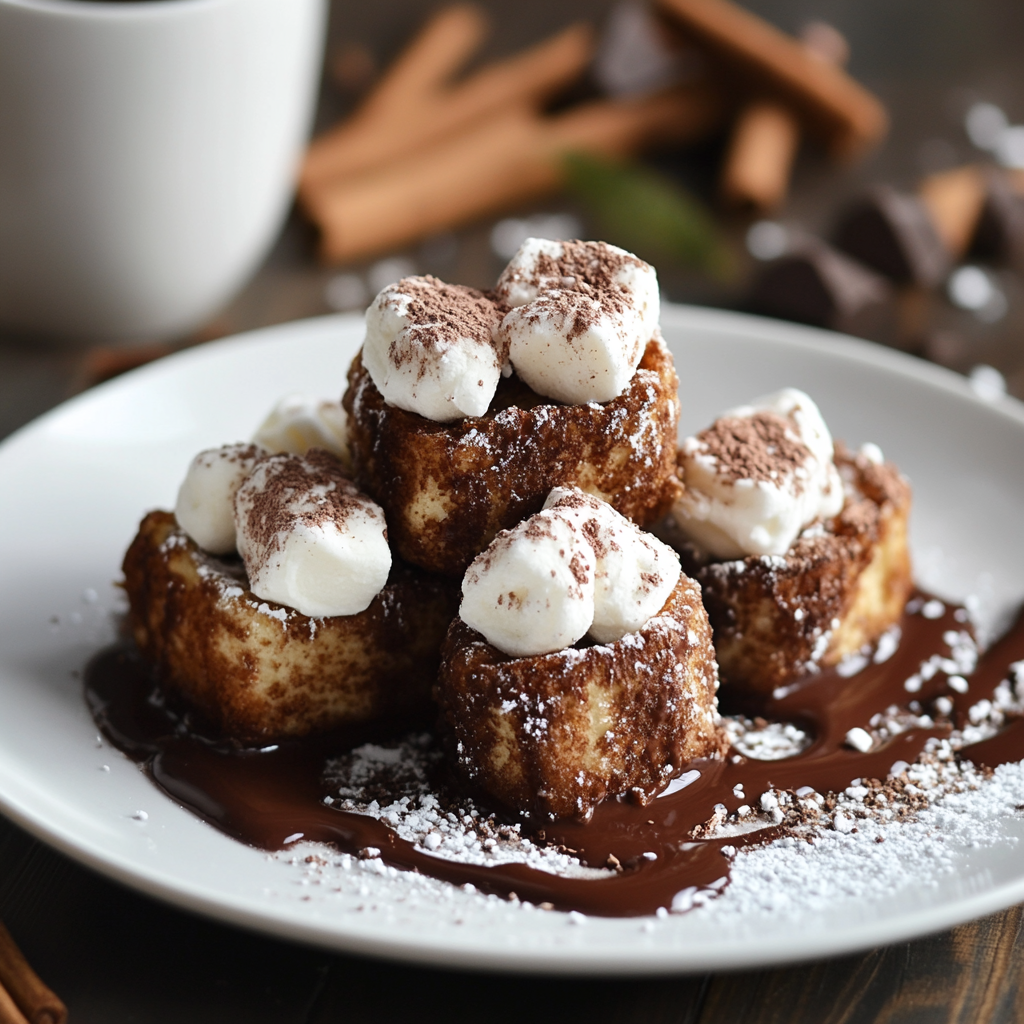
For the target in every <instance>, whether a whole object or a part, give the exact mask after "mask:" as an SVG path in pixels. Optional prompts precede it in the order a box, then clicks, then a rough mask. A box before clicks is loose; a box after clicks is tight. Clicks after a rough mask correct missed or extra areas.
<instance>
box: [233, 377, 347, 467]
mask: <svg viewBox="0 0 1024 1024" xmlns="http://www.w3.org/2000/svg"><path fill="white" fill-rule="evenodd" d="M252 439H253V443H254V444H259V445H262V446H263V447H264V448H266V449H267V451H269V452H290V453H291V454H292V455H305V454H306V452H308V451H309V449H310V448H324V449H326V450H327V451H329V452H332V453H333V454H335V455H337V456H338V458H339V459H341V461H342V462H344V463H345V464H346V465H348V464H349V462H350V461H351V459H350V453H349V449H348V417H347V416H346V415H345V410H344V409H343V408H342V407H341V402H332V401H329V400H328V399H316V398H310V397H308V396H307V395H299V394H291V395H285V397H284V398H282V399H281V401H280V402H278V403H277V405H275V406H274V408H273V409H271V411H270V413H269V415H268V416H267V418H266V419H265V420H264V421H263V422H262V423H261V424H260V426H259V427H258V429H257V430H256V433H255V434H253V438H252Z"/></svg>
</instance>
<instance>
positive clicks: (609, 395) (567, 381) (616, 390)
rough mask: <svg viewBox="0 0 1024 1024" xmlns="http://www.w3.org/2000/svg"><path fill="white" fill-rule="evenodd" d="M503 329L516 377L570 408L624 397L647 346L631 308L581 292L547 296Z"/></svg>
mask: <svg viewBox="0 0 1024 1024" xmlns="http://www.w3.org/2000/svg"><path fill="white" fill-rule="evenodd" d="M501 326H502V330H503V331H504V332H505V336H506V337H507V338H508V354H509V359H510V360H511V362H512V365H513V366H514V367H515V370H516V373H518V374H519V376H520V377H521V378H522V379H523V380H524V381H525V382H526V383H527V384H528V385H529V386H530V387H531V388H532V389H533V390H534V391H536V392H537V394H538V395H545V396H547V397H548V398H554V399H556V400H557V401H559V402H566V403H569V404H582V403H585V402H610V401H611V400H612V399H613V398H617V397H618V396H619V395H621V394H622V392H623V391H624V390H625V389H626V386H627V385H628V384H629V382H630V381H631V380H632V379H633V374H634V373H635V372H636V367H637V364H638V363H639V362H640V357H641V356H642V355H643V345H645V344H646V342H641V340H640V338H641V335H640V330H639V325H638V317H637V316H636V314H635V313H634V312H633V311H632V310H631V309H629V308H628V307H625V308H619V309H610V308H609V303H608V302H607V300H606V299H605V300H604V301H602V300H601V299H596V298H591V297H590V296H589V295H584V294H581V293H580V292H564V291H558V290H555V291H549V292H545V293H544V295H542V296H541V297H540V298H537V299H534V301H533V302H531V303H529V304H528V305H526V306H519V307H518V308H516V309H513V310H512V311H511V312H510V313H509V314H508V315H507V316H506V317H505V319H504V320H503V321H502V325H501Z"/></svg>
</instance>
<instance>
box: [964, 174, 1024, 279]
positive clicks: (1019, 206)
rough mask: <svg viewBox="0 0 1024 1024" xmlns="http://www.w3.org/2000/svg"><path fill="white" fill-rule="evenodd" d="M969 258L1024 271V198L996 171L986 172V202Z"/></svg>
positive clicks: (975, 230)
mask: <svg viewBox="0 0 1024 1024" xmlns="http://www.w3.org/2000/svg"><path fill="white" fill-rule="evenodd" d="M968 255H970V256H972V257H974V258H976V259H981V260H993V261H995V262H998V263H1008V264H1009V265H1010V266H1012V267H1014V268H1016V269H1018V270H1024V196H1022V195H1020V194H1019V193H1018V192H1016V191H1015V190H1014V189H1013V188H1012V187H1011V185H1010V183H1009V182H1008V181H1007V178H1006V175H1005V174H1001V173H1000V172H999V171H997V170H995V169H988V170H987V171H986V172H985V199H984V202H983V203H982V207H981V214H980V216H979V217H978V222H977V224H976V225H975V228H974V234H973V236H972V237H971V242H970V246H969V249H968Z"/></svg>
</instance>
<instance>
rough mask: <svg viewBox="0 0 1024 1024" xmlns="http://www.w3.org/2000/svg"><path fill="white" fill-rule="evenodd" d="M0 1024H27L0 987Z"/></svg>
mask: <svg viewBox="0 0 1024 1024" xmlns="http://www.w3.org/2000/svg"><path fill="white" fill-rule="evenodd" d="M0 1024H28V1021H27V1020H26V1019H25V1015H24V1014H23V1013H22V1012H21V1010H19V1009H18V1007H17V1005H16V1004H15V1002H14V1000H13V999H12V998H11V995H10V993H9V992H8V991H7V989H5V988H4V987H3V985H0Z"/></svg>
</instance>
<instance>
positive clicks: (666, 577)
mask: <svg viewBox="0 0 1024 1024" xmlns="http://www.w3.org/2000/svg"><path fill="white" fill-rule="evenodd" d="M544 507H545V508H547V509H552V510H554V511H557V512H559V513H560V514H561V515H566V516H571V517H572V518H573V519H574V520H575V521H576V522H577V523H578V524H579V526H580V528H581V530H582V532H583V535H584V536H585V537H586V538H587V539H588V540H589V541H590V543H591V546H592V547H593V548H594V556H595V561H594V621H593V622H592V623H591V624H590V628H589V629H588V630H587V632H588V633H589V634H590V635H591V636H592V637H593V638H594V639H595V640H596V641H597V642H598V643H601V644H610V643H614V642H615V641H616V640H621V639H622V638H623V637H624V636H625V635H626V634H627V633H635V632H636V631H637V630H639V629H643V627H644V626H645V625H646V624H647V622H648V621H649V620H650V619H651V618H652V616H655V615H657V614H658V612H660V611H661V609H662V606H663V605H664V604H665V602H666V601H667V600H668V598H669V595H670V594H671V593H672V591H673V590H674V589H675V586H676V584H677V583H678V582H679V577H680V575H681V572H682V570H681V569H680V567H679V556H678V555H677V554H676V553H675V552H674V551H673V550H672V549H671V548H670V547H669V546H668V545H667V544H664V543H662V542H661V541H660V540H658V538H657V537H654V536H652V535H651V534H649V533H645V532H644V531H643V530H641V529H640V527H638V526H637V525H636V524H635V523H632V522H630V521H629V520H628V519H627V518H626V517H625V516H622V515H620V514H619V513H618V512H616V511H615V509H613V508H612V507H611V505H609V504H608V503H607V502H606V501H601V500H600V498H595V497H594V496H593V495H590V494H586V493H584V492H583V491H581V490H580V489H579V488H578V487H556V488H554V490H552V492H551V493H550V494H549V495H548V498H547V501H546V502H545V503H544Z"/></svg>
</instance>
